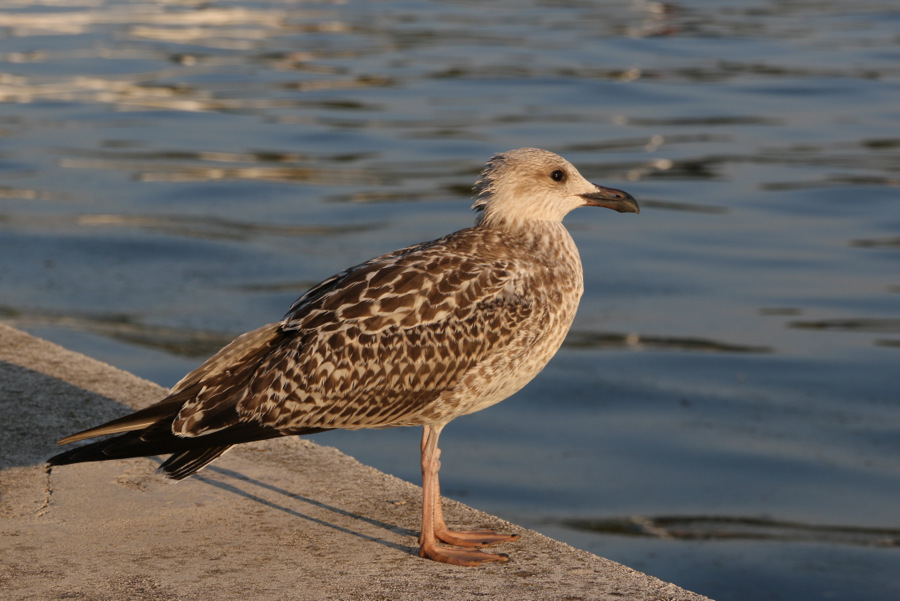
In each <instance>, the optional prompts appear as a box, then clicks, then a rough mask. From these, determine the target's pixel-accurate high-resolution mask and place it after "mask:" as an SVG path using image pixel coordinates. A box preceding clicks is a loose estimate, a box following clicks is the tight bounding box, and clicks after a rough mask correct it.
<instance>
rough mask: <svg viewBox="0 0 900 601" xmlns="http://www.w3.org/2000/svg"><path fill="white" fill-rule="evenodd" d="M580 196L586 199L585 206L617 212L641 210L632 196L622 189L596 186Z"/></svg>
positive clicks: (637, 211) (636, 211) (638, 211)
mask: <svg viewBox="0 0 900 601" xmlns="http://www.w3.org/2000/svg"><path fill="white" fill-rule="evenodd" d="M580 196H581V197H582V198H583V199H585V200H586V201H587V202H585V203H584V206H586V207H606V208H607V209H612V210H613V211H618V212H619V213H640V212H641V208H640V207H639V206H638V203H637V201H636V200H635V199H634V197H632V196H631V194H629V193H628V192H625V191H624V190H616V189H615V188H604V187H603V186H597V189H596V190H595V191H594V192H588V193H587V194H581V195H580Z"/></svg>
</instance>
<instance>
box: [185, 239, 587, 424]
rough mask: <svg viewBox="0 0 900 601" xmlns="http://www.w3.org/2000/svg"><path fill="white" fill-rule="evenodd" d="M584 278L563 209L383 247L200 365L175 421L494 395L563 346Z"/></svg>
mask: <svg viewBox="0 0 900 601" xmlns="http://www.w3.org/2000/svg"><path fill="white" fill-rule="evenodd" d="M581 281H582V278H581V263H580V261H579V259H578V254H577V250H576V249H575V246H574V243H572V240H571V238H570V237H569V235H568V233H567V232H566V230H565V228H563V227H562V225H561V224H559V223H552V222H547V223H542V224H540V226H539V227H535V228H532V229H530V230H529V231H527V232H524V233H519V234H513V233H510V232H507V231H504V230H502V229H493V228H485V227H473V228H468V229H465V230H461V231H459V232H456V233H454V234H451V235H449V236H447V237H445V238H442V239H439V240H436V241H433V242H428V243H424V244H420V245H417V246H413V247H409V248H406V249H403V250H401V251H397V252H394V253H391V254H389V255H385V256H383V257H379V258H376V259H373V260H371V261H368V262H366V263H363V264H361V265H358V266H356V267H353V268H351V269H348V270H346V271H344V272H342V273H341V274H339V275H337V276H335V277H333V278H331V279H329V280H327V281H326V282H323V283H322V284H320V285H319V286H317V287H315V288H313V289H312V290H310V291H309V292H308V293H307V294H305V295H304V296H303V297H301V298H300V299H299V300H298V301H297V302H296V303H294V306H293V307H292V308H291V311H290V312H289V313H288V315H287V316H286V318H285V319H284V320H283V321H282V322H281V323H280V324H273V325H271V326H266V327H265V328H262V329H261V330H257V331H256V332H257V333H258V334H255V335H246V336H247V338H246V341H244V342H241V341H237V344H235V345H234V347H235V348H230V347H229V348H226V349H225V351H223V353H225V356H223V357H222V360H221V361H218V360H215V359H216V358H213V360H211V361H210V363H211V365H209V366H204V367H208V369H204V368H203V367H201V369H200V370H198V371H201V372H203V371H205V372H206V373H205V374H204V373H201V374H197V375H196V376H194V377H193V378H192V377H191V376H189V377H188V378H186V381H187V382H188V383H189V384H190V385H191V387H193V388H197V387H198V386H199V390H198V391H197V393H196V395H195V396H194V398H192V399H190V400H188V401H187V402H186V403H185V404H184V405H183V407H182V408H181V410H180V412H179V414H178V418H177V419H176V420H175V422H174V424H173V429H174V431H175V432H176V433H177V434H180V435H182V436H198V435H204V434H208V433H211V432H215V431H218V430H221V429H223V428H227V427H230V426H233V425H234V424H236V423H238V422H242V421H244V422H245V421H254V422H257V423H260V424H263V425H266V426H270V427H273V428H276V429H278V430H281V431H283V432H284V433H291V432H292V431H294V430H297V429H304V428H310V427H315V428H384V427H390V426H412V425H421V424H426V423H432V424H433V423H443V422H446V421H449V420H450V419H452V418H454V417H456V416H458V415H463V414H465V413H471V412H473V411H477V410H479V409H483V408H484V407H486V406H489V405H491V404H494V403H496V402H499V401H500V400H503V399H504V398H506V397H507V396H509V395H510V394H512V393H514V392H515V391H516V390H518V389H519V388H521V387H522V386H524V385H525V384H526V383H527V382H528V381H529V380H531V379H532V378H533V377H534V376H535V375H536V374H537V372H538V371H540V369H541V368H542V367H543V366H544V365H545V364H546V362H547V361H549V359H550V357H552V356H553V354H554V353H555V352H556V350H557V349H558V348H559V345H560V344H561V343H562V339H563V338H564V336H565V333H566V332H567V331H568V328H569V325H570V324H571V321H572V319H573V318H574V315H575V310H576V308H577V305H578V299H579V298H580V296H581V292H582V284H581ZM251 334H254V333H251ZM244 347H251V348H252V349H255V350H256V351H260V350H261V349H263V348H265V352H264V353H260V352H252V351H251V352H246V351H245V350H244ZM226 351H227V352H226ZM236 358H237V359H238V360H237V361H236V360H235V359H236ZM244 358H246V360H245V361H242V360H241V359H244ZM226 363H227V364H228V365H229V366H230V368H229V369H228V370H222V369H221V367H220V366H221V365H223V364H226ZM245 372H252V374H251V375H249V377H246V378H245V377H243V376H242V374H243V373H245ZM192 375H193V374H192ZM235 381H240V382H241V385H240V386H237V387H235V386H234V382H235ZM181 388H182V386H181V385H179V386H177V387H176V390H175V394H177V393H178V391H179V390H180V389H181Z"/></svg>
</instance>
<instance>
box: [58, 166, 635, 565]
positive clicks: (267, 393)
mask: <svg viewBox="0 0 900 601" xmlns="http://www.w3.org/2000/svg"><path fill="white" fill-rule="evenodd" d="M475 190H476V192H477V198H476V200H475V203H474V204H473V206H472V208H473V209H474V210H475V211H476V213H477V219H476V223H475V226H474V227H470V228H466V229H463V230H460V231H458V232H455V233H453V234H450V235H449V236H445V237H443V238H439V239H437V240H433V241H431V242H423V243H421V244H416V245H414V246H409V247H407V248H403V249H400V250H397V251H394V252H392V253H388V254H386V255H382V256H380V257H377V258H375V259H372V260H370V261H366V262H365V263H361V264H359V265H357V266H355V267H350V268H349V269H346V270H345V271H342V272H341V273H339V274H337V275H335V276H332V277H330V278H328V279H327V280H325V281H324V282H322V283H321V284H319V285H317V286H315V287H313V288H312V289H311V290H309V291H308V292H307V293H306V294H304V295H303V296H301V297H300V298H299V299H298V300H297V301H296V302H294V304H293V306H292V307H291V309H290V311H289V312H288V313H287V315H286V316H285V317H284V319H282V320H281V321H280V322H278V323H273V324H269V325H266V326H263V327H261V328H259V329H257V330H253V331H252V332H248V333H246V334H243V335H242V336H239V337H238V338H236V339H235V340H234V341H233V342H232V343H230V344H229V345H227V346H226V347H225V348H223V349H222V350H220V351H219V352H218V353H216V354H215V355H214V356H213V357H211V358H210V359H209V360H207V361H206V363H204V364H203V365H201V366H200V367H199V368H197V369H195V370H194V371H192V372H191V373H189V374H188V375H186V376H185V377H184V379H182V380H181V381H180V382H178V384H176V385H175V387H174V388H173V389H172V391H171V393H170V394H169V396H167V397H166V398H164V399H163V400H162V401H160V402H159V403H157V404H155V405H152V406H150V407H147V408H146V409H142V410H140V411H136V412H134V413H132V414H130V415H126V416H125V417H122V418H119V419H116V420H113V421H111V422H109V423H106V424H103V425H101V426H97V427H95V428H91V429H89V430H85V431H84V432H79V433H77V434H73V435H71V436H67V437H66V438H63V439H62V440H60V441H59V443H60V444H66V443H70V442H75V441H78V440H84V439H87V438H94V437H96V436H101V435H104V434H118V436H114V437H111V438H106V439H103V440H100V441H97V442H94V443H91V444H87V445H85V446H81V447H77V448H74V449H72V450H69V451H66V452H64V453H61V454H59V455H56V456H55V457H52V458H51V459H50V460H49V463H50V464H51V465H61V464H67V463H78V462H82V461H102V460H106V459H121V458H126V457H140V456H147V455H157V454H165V453H171V454H172V455H171V457H169V458H168V459H167V460H166V461H165V462H164V463H163V464H162V465H161V466H160V468H159V469H160V471H161V472H162V473H163V474H165V475H166V476H168V477H169V478H173V479H175V480H181V479H182V478H186V477H188V476H190V475H192V474H194V473H196V472H197V471H199V470H200V469H201V468H203V467H204V466H205V465H207V464H208V463H210V462H211V461H213V460H214V459H216V458H217V457H219V456H220V455H222V453H224V452H225V451H227V450H228V449H229V448H231V447H232V446H233V445H235V444H239V443H242V442H250V441H254V440H263V439H266V438H275V437H278V436H289V435H302V434H313V433H315V432H322V431H325V430H331V429H334V428H344V429H350V430H353V429H359V428H389V427H393V426H424V431H423V435H422V445H421V452H422V487H423V499H422V531H421V534H420V535H419V555H421V556H422V557H430V558H431V559H434V560H436V561H442V562H446V563H451V564H456V565H466V566H469V565H478V564H480V563H483V562H488V561H505V560H506V556H505V555H500V554H494V553H486V552H484V551H479V550H478V548H479V547H483V546H486V545H491V544H494V543H499V542H504V541H511V540H515V539H516V538H518V536H517V535H506V534H497V533H495V532H491V531H485V530H477V531H452V530H450V529H449V528H447V525H446V524H445V523H444V517H443V513H442V510H441V493H440V486H439V484H438V470H439V469H440V453H441V452H440V449H438V437H439V436H440V433H441V430H442V429H443V428H444V426H445V425H446V424H447V423H448V422H449V421H450V420H452V419H454V418H456V417H459V416H460V415H466V414H467V413H473V412H475V411H479V410H481V409H484V408H486V407H489V406H491V405H493V404H495V403H499V402H500V401H502V400H503V399H505V398H507V397H509V396H510V395H512V394H513V393H515V392H516V391H518V390H519V389H521V388H522V387H523V386H525V384H527V383H528V382H529V381H530V380H531V379H532V378H534V377H535V376H536V375H537V374H538V372H540V371H541V369H543V367H544V366H545V365H546V364H547V362H548V361H550V358H551V357H553V355H554V354H556V351H557V350H558V349H559V347H560V345H561V344H562V342H563V338H565V336H566V333H567V332H568V331H569V326H570V325H571V324H572V320H573V319H574V317H575V311H576V309H577V308H578V301H579V299H580V298H581V294H582V292H583V290H584V283H583V278H582V270H581V260H580V258H579V256H578V250H577V249H576V248H575V243H574V241H573V240H572V238H571V237H570V236H569V233H568V232H567V231H566V229H565V227H563V224H562V219H563V217H565V216H566V214H567V213H568V212H569V211H571V210H572V209H576V208H578V207H583V206H595V207H606V208H609V209H613V210H615V211H619V212H623V213H637V212H638V205H637V202H636V201H635V200H634V199H633V198H632V197H631V196H630V195H629V194H628V193H626V192H623V191H621V190H615V189H612V188H604V187H601V186H597V185H594V184H592V183H590V182H588V181H587V180H586V179H584V178H583V177H582V176H581V174H580V173H578V171H577V170H576V169H575V167H573V166H572V165H571V164H570V163H569V162H568V161H566V160H565V159H563V158H562V157H560V156H557V155H555V154H553V153H552V152H548V151H546V150H540V149H537V148H521V149H518V150H511V151H509V152H505V153H503V154H498V155H496V156H494V157H493V158H492V159H491V160H490V162H489V163H488V164H487V166H486V167H485V169H484V171H483V172H482V173H481V178H480V179H479V180H478V182H477V183H476V185H475ZM438 541H441V542H442V543H445V544H441V542H438ZM448 545H449V546H448Z"/></svg>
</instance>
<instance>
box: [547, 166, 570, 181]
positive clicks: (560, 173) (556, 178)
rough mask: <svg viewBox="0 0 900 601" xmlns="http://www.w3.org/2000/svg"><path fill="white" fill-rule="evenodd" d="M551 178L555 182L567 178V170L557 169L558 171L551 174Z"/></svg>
mask: <svg viewBox="0 0 900 601" xmlns="http://www.w3.org/2000/svg"><path fill="white" fill-rule="evenodd" d="M550 179H552V180H553V181H555V182H561V181H564V180H565V179H566V172H565V171H563V170H562V169H557V170H556V171H554V172H553V173H551V174H550Z"/></svg>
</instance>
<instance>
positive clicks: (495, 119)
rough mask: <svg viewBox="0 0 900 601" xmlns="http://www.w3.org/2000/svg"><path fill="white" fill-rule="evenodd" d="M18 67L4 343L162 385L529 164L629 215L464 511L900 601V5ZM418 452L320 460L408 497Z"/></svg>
mask: <svg viewBox="0 0 900 601" xmlns="http://www.w3.org/2000/svg"><path fill="white" fill-rule="evenodd" d="M0 61H2V65H0V102H2V104H0V318H2V319H3V320H4V321H6V322H8V323H11V324H12V325H15V326H18V327H21V328H24V329H26V330H28V331H31V332H33V333H36V334H38V335H40V336H43V337H46V338H49V339H51V340H55V341H57V342H60V343H62V344H64V345H66V346H68V347H70V348H74V349H76V350H79V351H82V352H84V353H86V354H88V355H91V356H95V357H98V358H100V359H103V360H105V361H108V362H110V363H113V364H115V365H117V366H120V367H122V368H125V369H128V370H130V371H133V372H135V373H137V374H139V375H142V376H144V377H147V378H149V379H152V380H154V381H157V382H159V383H160V384H163V385H166V386H170V385H172V384H173V383H174V382H175V381H177V380H178V379H179V378H180V377H181V375H182V374H183V373H184V372H186V371H187V370H189V369H191V368H192V367H194V366H196V365H197V364H199V363H200V362H201V361H202V360H203V359H204V358H205V357H206V356H207V355H208V354H210V353H212V352H214V351H215V350H216V349H217V348H218V347H219V346H220V345H222V344H224V343H225V342H227V341H228V340H229V339H230V338H231V337H232V336H234V335H236V334H238V333H240V332H243V331H246V330H249V329H251V328H254V327H256V326H258V325H260V324H262V323H267V322H270V321H273V320H275V319H278V318H280V316H281V315H282V314H283V313H284V312H285V311H286V310H287V308H288V306H289V305H290V303H291V301H292V300H293V299H294V298H295V297H296V296H298V295H299V294H300V293H301V292H302V291H303V290H304V289H305V288H306V287H308V286H310V285H312V284H314V283H315V282H317V281H319V280H320V279H323V278H324V277H326V276H328V275H330V274H332V273H334V272H335V271H337V270H339V269H341V268H342V267H345V266H347V265H350V264H354V263H357V262H359V261H361V260H364V259H367V258H369V257H371V256H374V255H376V254H380V253H383V252H386V251H389V250H392V249H394V248H398V247H400V246H402V245H406V244H409V243H412V242H417V241H419V240H424V239H430V238H435V237H437V236H439V235H442V234H444V233H447V232H449V231H451V230H454V229H457V228H460V227H463V226H466V225H468V224H470V223H471V220H472V215H471V214H470V213H469V212H468V210H467V208H468V206H469V203H470V188H471V184H472V183H473V181H474V180H475V178H476V176H477V174H478V172H479V170H480V168H481V166H482V164H483V163H484V161H485V160H487V158H489V157H490V156H491V155H492V154H493V153H495V152H498V151H502V150H506V149H509V148H515V147H519V146H542V147H546V148H548V149H550V150H554V151H557V152H560V153H561V154H563V155H565V156H566V157H567V158H569V159H570V160H571V161H572V162H573V163H575V164H576V165H577V166H578V167H579V168H580V169H581V171H582V172H583V173H584V174H585V175H586V176H587V177H588V178H589V179H592V180H594V181H598V182H602V183H604V184H607V185H611V186H615V187H620V188H624V189H626V190H628V191H629V192H631V193H632V194H633V195H635V196H636V197H637V198H638V199H639V200H640V202H641V206H642V209H643V211H642V213H641V214H640V215H639V216H633V215H619V214H615V213H611V212H608V211H591V210H583V211H578V212H575V213H573V214H572V215H570V216H569V218H568V219H567V224H568V225H569V228H570V230H571V231H572V234H573V236H574V237H575V239H576V241H577V243H578V245H579V247H580V249H581V253H582V257H583V260H584V263H585V278H586V282H585V285H586V294H585V297H584V300H583V302H582V307H581V310H580V313H579V316H578V319H577V320H576V322H575V325H574V327H573V331H572V333H571V335H570V337H569V339H568V341H567V343H566V345H565V347H564V349H563V350H562V351H561V352H560V354H559V355H558V356H557V358H556V359H555V360H554V362H552V363H551V365H550V366H549V367H548V368H547V369H546V370H545V371H544V372H543V373H542V374H541V376H539V378H538V379H537V380H536V381H535V382H534V383H533V384H532V385H531V386H529V387H528V388H526V389H525V390H524V391H523V392H521V393H520V394H518V395H517V396H516V397H515V398H514V399H511V400H509V401H507V402H505V403H502V404H500V405H498V406H496V407H494V408H492V409H490V410H488V411H484V412H482V413H480V414H476V415H473V416H470V417H467V418H464V419H460V420H458V421H457V422H454V423H453V424H452V425H451V426H450V427H448V428H447V430H446V432H445V435H444V437H443V439H442V446H443V448H444V451H445V452H444V469H443V471H442V481H443V484H444V488H445V492H446V493H447V495H448V496H451V497H456V498H459V499H461V500H463V501H465V502H467V503H469V504H472V505H474V506H476V507H479V508H481V509H485V510H487V511H491V512H494V513H498V514H500V515H502V516H503V517H506V518H508V519H511V520H514V521H517V522H519V523H522V524H523V525H526V526H530V527H534V528H536V529H538V530H540V531H542V532H545V533H547V534H549V535H552V536H554V537H557V538H560V539H562V540H565V541H567V542H570V543H571V544H573V545H575V546H578V547H581V548H584V549H588V550H590V551H592V552H595V553H598V554H600V555H603V556H606V557H609V558H611V559H615V560H618V561H621V562H624V563H626V564H628V565H631V566H633V567H635V568H638V569H640V570H643V571H646V572H649V573H651V574H653V575H655V576H658V577H660V578H663V579H666V580H670V581H673V582H675V583H677V584H679V585H682V586H685V587H687V588H691V589H693V590H696V591H698V592H701V593H704V594H707V595H709V596H712V597H714V598H717V599H720V600H751V599H753V600H757V599H777V600H813V599H849V598H858V599H868V600H870V601H872V600H894V599H897V598H900V583H898V577H897V574H898V573H900V549H898V546H900V518H898V504H900V399H898V387H900V386H898V384H900V382H898V380H900V376H898V365H900V8H897V7H896V6H894V5H893V4H892V3H888V2H876V1H874V0H862V1H860V2H849V1H845V2H840V1H837V0H830V1H829V0H823V1H820V2H775V1H769V2H765V1H756V2H754V1H751V0H734V1H729V2H713V1H710V0H707V1H700V0H698V1H695V2H682V3H665V4H663V3H658V2H644V1H639V0H634V1H629V2H625V1H621V2H613V1H606V2H577V1H573V2H562V3H540V2H538V3H534V2H512V1H511V0H505V1H504V0H501V1H497V2H490V3H476V2H437V1H432V2H359V1H353V0H351V1H348V2H335V3H301V2H295V1H290V2H289V1H287V0H285V1H276V0H273V1H269V2H253V1H251V0H234V1H230V2H229V1H220V0H211V1H210V0H203V1H202V2H201V1H192V0H180V1H167V0H156V1H152V0H133V1H124V0H123V1H113V0H65V1H64V0H6V2H4V8H3V9H2V13H0ZM418 436H419V433H418V432H417V431H413V430H396V431H382V432H357V433H329V434H324V435H320V436H319V437H318V438H317V441H318V442H321V443H324V444H332V445H335V446H338V447H340V448H341V449H343V450H345V451H347V452H349V453H350V454H352V455H355V456H356V457H358V458H360V459H361V460H363V461H365V462H368V463H371V464H374V465H376V466H378V467H381V468H383V469H386V470H388V471H391V472H393V473H395V474H398V475H400V476H402V477H404V478H407V479H410V480H412V481H418V478H419V476H418V457H417V444H418ZM296 486H299V487H301V488H302V482H298V483H296Z"/></svg>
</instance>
